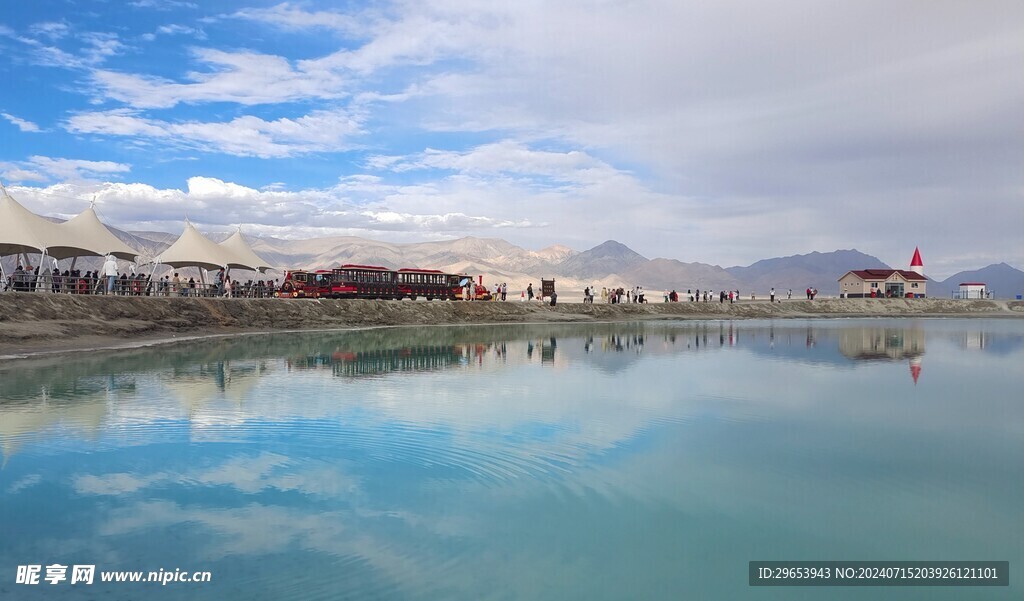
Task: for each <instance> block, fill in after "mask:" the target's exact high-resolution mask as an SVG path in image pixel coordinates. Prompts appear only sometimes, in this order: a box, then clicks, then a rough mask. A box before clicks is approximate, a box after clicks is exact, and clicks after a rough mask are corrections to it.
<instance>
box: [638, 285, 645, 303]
mask: <svg viewBox="0 0 1024 601" xmlns="http://www.w3.org/2000/svg"><path fill="white" fill-rule="evenodd" d="M636 297H637V301H636V302H638V303H641V304H642V303H646V302H647V301H646V300H644V287H643V286H637V287H636Z"/></svg>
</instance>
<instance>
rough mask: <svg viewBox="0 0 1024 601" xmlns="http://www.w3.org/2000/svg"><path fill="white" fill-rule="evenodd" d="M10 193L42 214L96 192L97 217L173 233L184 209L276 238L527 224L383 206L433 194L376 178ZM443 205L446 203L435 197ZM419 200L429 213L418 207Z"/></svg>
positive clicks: (70, 208) (446, 233) (66, 208)
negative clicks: (328, 183) (282, 186)
mask: <svg viewBox="0 0 1024 601" xmlns="http://www.w3.org/2000/svg"><path fill="white" fill-rule="evenodd" d="M11 193H12V194H13V195H15V197H16V198H18V199H19V201H21V202H23V203H24V204H26V206H28V207H29V208H30V209H31V210H33V211H36V212H37V213H39V214H43V215H52V214H56V215H73V214H76V213H77V212H79V211H81V205H82V204H83V203H84V202H87V201H88V200H90V199H93V198H95V199H96V201H97V202H98V203H99V205H100V206H102V207H103V212H104V219H106V220H108V221H109V223H110V224H111V225H114V226H115V227H120V228H124V229H135V230H156V231H167V232H177V231H178V230H180V228H181V222H182V219H183V217H184V215H185V214H187V215H188V216H189V219H190V220H191V221H192V222H193V223H196V224H197V225H199V226H200V227H203V228H210V229H218V228H224V227H227V226H231V225H237V224H239V223H244V224H246V231H247V232H249V231H251V232H254V233H258V234H261V235H270V236H275V237H282V238H301V237H316V236H337V235H362V236H369V237H377V238H394V237H395V236H402V235H406V234H412V235H415V236H416V237H417V238H416V239H423V238H432V239H433V238H437V237H451V236H452V235H453V234H461V233H462V232H466V231H469V232H472V231H480V230H495V229H498V230H501V229H506V230H507V229H510V228H524V227H532V226H533V225H534V223H533V222H531V221H530V220H528V219H524V218H518V219H516V218H498V217H490V216H485V215H481V214H476V215H470V214H466V212H465V211H464V210H463V211H444V210H442V211H437V210H434V209H435V207H434V206H432V205H431V204H430V203H426V204H420V205H419V206H416V207H414V208H407V209H403V210H400V211H399V210H394V209H393V208H391V207H390V206H389V205H390V204H392V203H394V204H403V205H405V204H416V203H415V202H413V203H405V202H400V199H410V198H420V195H424V194H426V195H435V194H436V195H438V198H440V194H441V193H440V192H439V191H437V190H430V189H429V188H416V187H400V186H392V185H386V184H382V183H376V184H370V183H367V182H362V183H352V182H348V181H346V182H343V183H342V184H339V185H338V186H335V187H333V188H330V189H324V190H315V189H314V190H303V191H299V192H285V191H277V190H255V189H252V188H249V187H246V186H242V185H239V184H235V183H231V182H225V181H222V180H219V179H215V178H209V177H193V178H190V179H189V180H188V187H187V189H186V190H175V189H158V188H154V187H152V186H148V185H146V184H125V183H111V182H106V183H97V182H68V183H63V184H54V185H51V186H48V187H46V188H33V187H27V186H17V187H12V188H11ZM440 204H446V203H440ZM424 207H427V208H428V209H429V212H427V211H424Z"/></svg>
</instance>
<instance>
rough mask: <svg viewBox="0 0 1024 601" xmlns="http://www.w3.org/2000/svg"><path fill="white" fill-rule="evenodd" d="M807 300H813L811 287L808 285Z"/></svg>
mask: <svg viewBox="0 0 1024 601" xmlns="http://www.w3.org/2000/svg"><path fill="white" fill-rule="evenodd" d="M807 300H811V287H810V286H808V287H807Z"/></svg>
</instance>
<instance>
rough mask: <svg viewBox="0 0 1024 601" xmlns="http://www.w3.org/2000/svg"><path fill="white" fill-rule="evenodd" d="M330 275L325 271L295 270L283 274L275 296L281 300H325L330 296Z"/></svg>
mask: <svg viewBox="0 0 1024 601" xmlns="http://www.w3.org/2000/svg"><path fill="white" fill-rule="evenodd" d="M331 280H332V274H331V272H330V271H329V270H327V269H318V270H316V271H305V270H303V269H295V270H293V271H286V272H285V273H284V282H282V283H281V290H280V291H279V292H278V293H276V294H275V296H279V297H281V298H326V297H329V296H331Z"/></svg>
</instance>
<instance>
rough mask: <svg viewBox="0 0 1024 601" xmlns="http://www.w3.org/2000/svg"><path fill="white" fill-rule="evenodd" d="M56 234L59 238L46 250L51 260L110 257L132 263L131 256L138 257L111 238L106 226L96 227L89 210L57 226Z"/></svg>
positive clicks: (94, 218) (96, 222)
mask: <svg viewBox="0 0 1024 601" xmlns="http://www.w3.org/2000/svg"><path fill="white" fill-rule="evenodd" d="M56 231H57V232H58V234H59V238H57V239H55V240H51V241H50V245H49V247H48V248H47V249H46V252H47V254H48V255H50V256H51V257H53V258H55V259H65V258H68V257H79V256H83V255H93V256H101V255H107V254H112V255H114V256H115V257H117V258H118V259H124V260H126V261H134V260H135V256H136V255H138V254H139V253H138V251H136V250H134V249H133V248H132V247H130V246H128V245H127V244H125V243H124V242H122V241H121V239H120V238H118V237H117V236H115V235H114V234H112V233H111V232H110V230H109V229H107V226H105V225H103V224H102V223H100V220H99V217H97V216H96V211H95V210H94V209H93V208H92V207H91V206H90V207H89V208H87V209H86V210H84V211H82V212H81V213H79V214H78V215H76V216H74V217H72V218H71V219H69V220H68V221H65V222H64V223H61V224H59V225H57V227H56ZM69 245H73V246H69Z"/></svg>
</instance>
